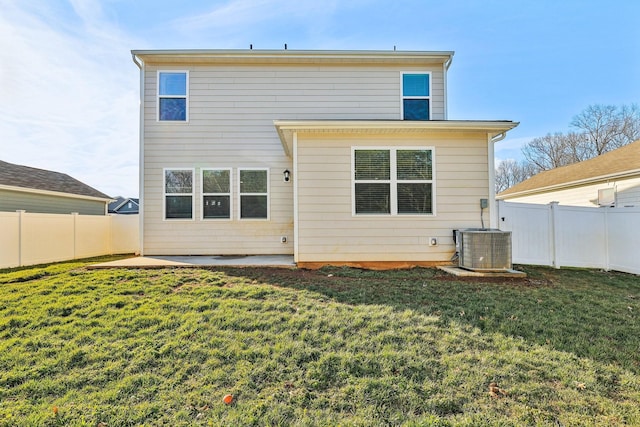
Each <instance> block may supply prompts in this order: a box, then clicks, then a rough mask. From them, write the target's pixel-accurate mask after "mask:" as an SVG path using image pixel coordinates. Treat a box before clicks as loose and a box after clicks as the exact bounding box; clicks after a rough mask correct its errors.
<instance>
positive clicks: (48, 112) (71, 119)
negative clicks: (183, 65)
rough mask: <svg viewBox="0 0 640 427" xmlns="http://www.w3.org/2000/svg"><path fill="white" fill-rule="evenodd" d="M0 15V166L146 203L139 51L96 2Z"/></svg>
mask: <svg viewBox="0 0 640 427" xmlns="http://www.w3.org/2000/svg"><path fill="white" fill-rule="evenodd" d="M0 6H1V7H2V10H3V13H2V14H1V15H0V64H1V65H0V82H1V84H0V99H1V100H2V102H0V116H1V117H2V121H0V158H1V159H2V160H5V161H9V162H12V163H19V164H24V165H28V166H33V167H40V168H44V169H50V170H55V171H58V172H64V173H68V174H69V175H71V176H73V177H75V178H77V179H79V180H81V181H83V182H85V183H87V184H89V185H91V186H93V187H95V188H97V189H98V190H100V191H102V192H104V193H107V194H109V195H111V196H115V195H124V196H135V195H137V194H138V172H137V170H138V160H137V159H138V71H137V69H136V67H135V65H133V63H132V62H131V57H130V54H129V49H130V48H131V46H132V44H135V42H133V41H131V40H129V39H128V38H127V37H126V36H125V35H123V34H122V33H120V31H119V30H118V29H117V28H115V27H113V26H112V25H111V24H110V23H109V22H108V20H106V19H105V18H104V17H103V14H102V10H101V8H100V5H99V4H98V3H97V2H86V1H84V2H80V1H76V0H74V1H72V3H71V7H69V6H68V5H66V4H61V3H56V4H55V6H51V3H48V2H22V1H7V0H5V1H1V2H0Z"/></svg>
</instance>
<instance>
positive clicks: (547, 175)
mask: <svg viewBox="0 0 640 427" xmlns="http://www.w3.org/2000/svg"><path fill="white" fill-rule="evenodd" d="M633 175H640V140H637V141H635V142H632V143H630V144H627V145H625V146H623V147H620V148H618V149H616V150H613V151H609V152H608V153H604V154H601V155H599V156H598V157H594V158H593V159H589V160H585V161H583V162H579V163H574V164H572V165H568V166H562V167H559V168H555V169H551V170H548V171H544V172H540V173H539V174H537V175H534V176H532V177H531V178H529V179H527V180H525V181H522V182H521V183H519V184H516V185H514V186H513V187H510V188H508V189H506V190H504V191H503V192H501V193H499V194H498V195H497V198H499V199H504V198H509V196H515V195H523V194H533V193H541V192H543V191H545V190H555V189H560V188H566V187H571V186H576V185H580V184H587V183H594V182H598V181H605V180H609V179H617V178H623V177H626V176H633Z"/></svg>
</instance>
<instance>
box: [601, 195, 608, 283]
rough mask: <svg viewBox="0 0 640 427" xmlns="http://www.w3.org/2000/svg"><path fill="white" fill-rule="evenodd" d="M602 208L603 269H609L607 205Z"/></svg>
mask: <svg viewBox="0 0 640 427" xmlns="http://www.w3.org/2000/svg"><path fill="white" fill-rule="evenodd" d="M601 209H604V269H605V271H609V209H610V208H609V207H603V208H601Z"/></svg>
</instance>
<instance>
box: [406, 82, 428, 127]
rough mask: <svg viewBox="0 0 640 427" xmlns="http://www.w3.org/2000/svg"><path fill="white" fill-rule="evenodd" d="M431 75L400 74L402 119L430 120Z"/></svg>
mask: <svg viewBox="0 0 640 427" xmlns="http://www.w3.org/2000/svg"><path fill="white" fill-rule="evenodd" d="M430 104H431V74H430V73H402V119H403V120H429V119H431V105H430Z"/></svg>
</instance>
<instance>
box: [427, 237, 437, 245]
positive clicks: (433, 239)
mask: <svg viewBox="0 0 640 427" xmlns="http://www.w3.org/2000/svg"><path fill="white" fill-rule="evenodd" d="M429 246H438V238H437V237H429Z"/></svg>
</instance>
